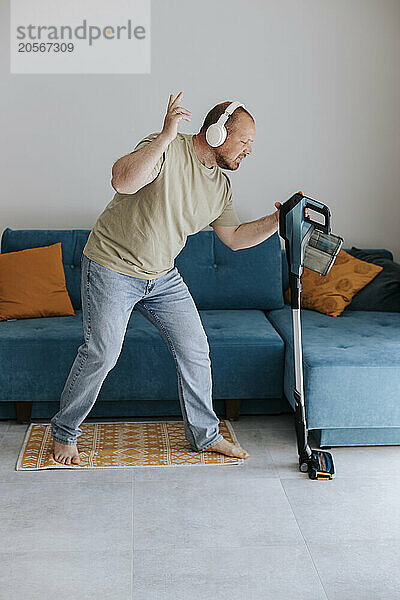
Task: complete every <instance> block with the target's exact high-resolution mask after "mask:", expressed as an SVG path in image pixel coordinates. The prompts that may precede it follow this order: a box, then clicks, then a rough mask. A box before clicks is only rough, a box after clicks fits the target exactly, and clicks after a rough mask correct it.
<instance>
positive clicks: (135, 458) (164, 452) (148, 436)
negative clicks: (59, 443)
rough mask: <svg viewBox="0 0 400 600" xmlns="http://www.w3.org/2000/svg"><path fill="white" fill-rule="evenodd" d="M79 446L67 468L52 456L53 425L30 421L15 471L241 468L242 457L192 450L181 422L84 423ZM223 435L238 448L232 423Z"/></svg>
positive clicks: (225, 425) (226, 423)
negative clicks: (75, 458)
mask: <svg viewBox="0 0 400 600" xmlns="http://www.w3.org/2000/svg"><path fill="white" fill-rule="evenodd" d="M80 428H81V429H82V434H81V435H80V436H79V438H78V442H77V446H78V451H79V457H80V460H81V463H80V465H73V464H71V465H63V464H61V463H59V462H57V461H55V460H54V458H53V438H52V436H51V425H50V423H31V424H30V425H29V427H28V429H27V432H26V434H25V438H24V441H23V444H22V448H21V451H20V453H19V456H18V460H17V464H16V467H15V470H16V471H37V470H41V469H89V468H96V469H116V468H118V467H124V468H126V467H183V466H192V465H203V466H208V465H239V464H242V463H243V462H244V459H243V458H234V457H231V456H225V455H224V454H220V453H218V452H194V451H193V450H192V449H191V447H190V445H189V442H188V441H187V440H186V438H185V432H184V427H183V421H140V422H134V421H128V422H126V421H124V422H121V423H118V422H115V421H113V422H108V421H104V422H97V423H82V424H81V425H80ZM219 432H220V433H221V435H222V436H223V437H224V438H225V439H227V440H228V441H230V442H233V443H235V444H238V440H237V438H236V435H235V432H234V431H233V428H232V425H231V423H230V422H229V421H226V420H224V421H220V423H219Z"/></svg>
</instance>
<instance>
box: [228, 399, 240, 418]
mask: <svg viewBox="0 0 400 600" xmlns="http://www.w3.org/2000/svg"><path fill="white" fill-rule="evenodd" d="M240 403H241V400H240V398H239V399H238V398H230V399H229V400H225V413H226V418H227V419H230V420H231V421H236V419H238V418H239V414H240Z"/></svg>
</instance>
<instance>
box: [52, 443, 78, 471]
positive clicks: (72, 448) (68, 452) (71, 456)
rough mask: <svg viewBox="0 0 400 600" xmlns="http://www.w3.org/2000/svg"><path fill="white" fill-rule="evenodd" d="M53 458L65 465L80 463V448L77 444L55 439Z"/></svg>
mask: <svg viewBox="0 0 400 600" xmlns="http://www.w3.org/2000/svg"><path fill="white" fill-rule="evenodd" d="M53 458H54V460H55V461H56V462H59V463H61V464H63V465H70V464H73V465H80V464H81V461H80V458H79V453H78V448H77V447H76V444H60V442H56V440H54V439H53Z"/></svg>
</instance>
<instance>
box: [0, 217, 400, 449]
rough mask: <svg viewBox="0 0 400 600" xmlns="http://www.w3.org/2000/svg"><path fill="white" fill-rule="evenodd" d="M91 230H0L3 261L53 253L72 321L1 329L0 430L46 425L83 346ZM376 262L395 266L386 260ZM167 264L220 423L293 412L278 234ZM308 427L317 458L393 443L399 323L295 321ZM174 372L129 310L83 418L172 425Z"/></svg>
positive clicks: (189, 251) (384, 316)
mask: <svg viewBox="0 0 400 600" xmlns="http://www.w3.org/2000/svg"><path fill="white" fill-rule="evenodd" d="M89 233H90V230H82V229H74V230H12V229H10V228H7V229H5V230H4V232H3V235H2V241H1V252H3V253H4V252H14V251H18V250H23V249H26V248H33V247H38V246H48V245H51V244H54V243H57V242H61V244H62V257H63V265H64V271H65V278H66V285H67V290H68V293H69V295H70V298H71V302H72V305H73V307H74V310H75V313H76V315H75V316H66V317H51V318H37V319H18V320H13V321H2V322H1V323H0V338H1V346H0V352H1V363H0V364H1V367H0V419H15V418H17V419H18V420H19V421H21V422H26V421H29V420H30V419H31V418H34V419H50V418H51V417H52V416H53V414H55V412H57V410H58V408H59V398H60V395H61V392H62V389H63V386H64V383H65V380H66V378H67V375H68V373H69V370H70V368H71V366H72V363H73V361H74V359H75V356H76V352H77V349H78V347H79V345H80V344H81V343H82V342H83V330H82V310H81V298H80V259H81V254H82V249H83V247H84V245H85V244H86V240H87V237H88V235H89ZM381 252H382V254H383V255H385V256H388V257H389V258H391V259H392V260H393V256H392V254H391V253H390V252H389V251H388V250H381ZM175 264H176V266H177V267H178V269H179V271H180V273H181V274H182V276H183V278H184V280H185V282H186V283H187V285H188V287H189V289H190V290H191V293H192V295H193V298H194V300H195V303H196V305H197V307H198V309H199V312H200V317H201V319H202V322H203V325H204V328H205V331H206V333H207V336H208V340H209V345H210V358H211V364H212V374H213V399H214V409H215V411H216V413H217V414H218V415H219V416H220V418H230V419H236V418H238V416H239V410H240V411H241V413H242V414H276V413H282V412H292V410H293V406H294V402H293V386H294V366H293V345H292V341H293V338H292V317H291V310H290V307H289V306H287V305H285V304H284V301H283V290H284V289H286V287H287V264H286V258H285V255H284V251H283V250H281V243H280V238H279V236H278V234H277V233H276V234H274V235H273V236H271V237H270V238H269V239H267V240H265V241H264V242H263V243H261V244H258V245H257V246H254V247H252V248H247V249H245V250H239V251H236V252H233V251H232V250H230V249H229V248H228V247H227V246H225V245H224V244H223V243H222V242H221V241H220V240H219V238H218V237H217V236H216V235H215V233H214V231H208V230H203V231H200V232H199V233H197V234H195V235H192V236H189V238H188V240H187V243H186V246H185V247H184V249H183V250H182V252H181V253H180V254H179V256H178V257H177V258H176V260H175ZM302 324H303V354H304V388H305V393H306V409H307V420H308V427H309V429H310V430H313V435H314V437H315V438H316V439H317V441H318V442H319V445H320V446H321V447H331V446H356V445H377V444H400V406H399V405H400V403H399V402H398V398H397V393H398V391H399V389H400V368H399V367H400V313H388V312H382V313H381V312H372V311H351V310H347V309H346V310H345V311H344V312H343V313H342V315H340V317H329V316H327V315H323V314H321V313H318V312H315V311H311V310H306V309H303V310H302ZM177 385H178V384H177V376H176V367H175V362H174V359H173V357H172V355H171V354H170V351H169V349H168V347H167V345H166V343H165V341H164V339H163V338H162V336H161V334H160V333H159V331H158V330H157V329H156V328H155V327H154V325H152V324H151V323H150V322H148V321H147V320H146V318H145V317H144V316H143V315H142V313H140V312H139V311H138V310H137V309H136V308H135V309H134V310H133V311H132V314H131V318H130V321H129V323H128V328H127V332H126V336H125V340H124V344H123V347H122V350H121V354H120V357H119V360H118V362H117V364H116V365H115V367H114V368H113V369H112V370H111V371H110V372H109V374H108V376H107V378H106V379H105V381H104V383H103V386H102V388H101V390H100V393H99V395H98V399H97V402H96V404H95V405H94V407H93V409H92V411H91V412H90V417H98V418H105V417H110V416H113V417H127V418H131V417H135V416H145V417H146V416H149V417H152V418H153V417H157V416H161V415H171V416H176V415H180V414H181V412H180V405H179V400H178V388H177Z"/></svg>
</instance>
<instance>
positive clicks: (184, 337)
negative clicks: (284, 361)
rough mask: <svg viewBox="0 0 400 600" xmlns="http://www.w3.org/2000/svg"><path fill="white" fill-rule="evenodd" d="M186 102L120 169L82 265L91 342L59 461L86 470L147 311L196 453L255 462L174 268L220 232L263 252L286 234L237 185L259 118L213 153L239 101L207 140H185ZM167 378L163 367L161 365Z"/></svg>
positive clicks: (231, 130) (84, 349)
mask: <svg viewBox="0 0 400 600" xmlns="http://www.w3.org/2000/svg"><path fill="white" fill-rule="evenodd" d="M182 94H183V92H180V93H179V94H178V96H177V97H176V98H175V99H174V97H173V95H171V96H170V98H169V102H168V109H167V113H166V116H165V119H164V124H163V128H162V131H161V132H159V133H153V134H150V135H149V136H147V137H146V138H144V139H143V140H142V141H141V142H140V143H139V144H138V145H137V146H136V148H135V150H134V151H133V152H131V153H130V154H127V155H126V156H123V157H122V158H120V159H119V160H117V161H116V163H115V164H114V166H113V169H112V182H111V183H112V186H113V187H114V189H115V191H116V194H115V196H114V198H113V199H112V201H111V202H110V203H109V204H108V205H107V207H106V208H105V210H104V211H103V213H102V214H101V215H100V217H99V218H98V220H97V222H96V224H95V226H94V227H93V229H92V231H91V232H90V235H89V237H88V240H87V243H86V245H85V247H84V249H83V255H82V258H81V264H82V282H81V294H82V314H83V329H84V338H85V341H84V343H83V344H82V345H81V346H80V347H79V349H78V354H77V356H76V358H75V361H74V363H73V365H72V368H71V371H70V374H69V376H68V378H67V381H66V383H65V386H64V390H63V392H62V396H61V400H60V410H59V412H58V413H57V414H56V415H54V417H53V418H52V420H51V430H52V436H53V442H54V455H53V457H54V459H55V460H56V461H57V462H60V463H62V464H71V463H72V464H80V460H79V453H78V449H77V446H76V441H77V437H78V436H79V435H80V434H81V433H82V431H81V429H79V425H80V424H81V423H82V421H83V420H84V419H85V417H86V416H87V415H88V413H89V412H90V410H91V408H92V406H93V405H94V403H95V401H96V398H97V395H98V393H99V391H100V388H101V386H102V383H103V381H104V379H105V378H106V376H107V374H108V372H109V371H110V370H111V369H112V368H113V367H114V366H115V364H116V362H117V360H118V357H119V354H120V351H121V348H122V343H123V340H124V337H125V332H126V327H127V324H128V321H129V318H130V315H131V312H132V309H133V307H135V306H136V308H137V310H138V311H140V312H141V313H142V314H143V315H144V316H145V317H146V318H147V319H148V320H149V321H150V322H151V323H153V324H154V325H155V326H156V327H157V328H158V329H159V331H160V333H161V334H162V335H163V337H164V339H165V340H166V342H167V344H168V346H169V349H170V351H171V353H172V355H173V357H174V360H175V363H176V368H177V375H178V383H179V386H178V389H179V400H180V405H181V409H182V415H183V421H184V427H185V436H186V439H187V440H188V442H189V444H190V446H191V448H192V450H194V451H198V452H203V451H213V452H219V453H222V454H225V455H227V456H235V457H240V458H248V457H249V456H250V455H249V453H248V452H246V451H245V450H244V449H243V448H241V447H240V446H238V445H235V444H232V443H231V442H229V441H228V440H225V439H224V438H223V437H222V435H221V434H220V433H219V430H218V424H219V419H218V417H217V415H216V414H215V412H214V410H213V404H212V391H211V390H212V381H211V363H210V358H209V346H208V340H207V337H206V334H205V332H204V329H203V326H202V322H201V320H200V316H199V314H198V311H197V308H196V305H195V303H194V301H193V298H192V296H191V294H190V292H189V290H188V288H187V286H186V284H185V282H184V281H183V279H182V277H181V275H180V273H179V272H178V270H177V268H176V267H174V259H175V257H176V256H177V255H178V254H179V252H180V251H181V249H182V248H183V247H184V245H185V243H186V239H187V236H188V235H191V234H194V233H196V232H198V231H200V230H202V229H204V227H206V226H207V225H208V224H211V226H212V227H213V228H214V230H215V232H216V234H217V235H218V237H219V238H220V239H221V240H222V242H223V243H224V244H226V245H227V246H228V247H229V248H231V249H232V250H239V249H242V248H249V247H251V246H255V245H257V244H259V243H260V242H263V241H264V240H265V239H267V238H268V237H270V236H271V235H272V234H273V233H275V232H276V231H277V229H278V219H279V207H280V203H279V202H276V203H275V206H276V207H277V209H278V210H277V211H276V212H275V213H273V214H271V215H267V216H265V217H262V218H261V219H258V220H257V221H252V222H249V223H242V224H241V223H240V221H239V219H238V217H237V215H236V213H235V210H234V207H233V204H232V191H231V185H230V181H229V178H228V177H227V175H225V173H223V172H222V169H225V170H229V171H236V170H237V169H238V168H239V165H240V163H241V162H242V160H243V159H244V158H245V157H246V156H247V155H248V154H250V153H251V151H252V148H251V144H252V142H253V141H254V137H255V124H254V119H253V117H252V116H251V115H250V114H249V113H248V112H247V110H246V109H244V107H239V108H237V109H236V110H235V111H234V112H233V114H232V115H231V116H230V117H229V118H228V120H227V122H226V124H225V127H226V130H227V137H226V140H225V141H224V143H223V144H222V145H220V146H219V147H212V146H210V145H209V144H208V143H207V140H206V135H205V132H206V129H207V127H208V126H209V125H210V124H212V123H215V122H216V121H217V120H218V118H219V117H220V116H221V114H222V113H223V112H224V110H225V109H226V108H227V106H229V105H230V102H223V103H222V104H218V105H217V106H215V107H214V108H213V109H212V110H211V111H210V112H209V113H208V115H207V117H206V119H205V121H204V123H203V126H202V128H201V129H200V131H199V133H197V134H196V135H188V134H182V133H178V123H179V121H180V119H185V120H187V121H190V120H191V117H190V115H191V112H190V111H189V110H187V109H186V108H184V107H182V106H180V102H181V99H182ZM154 368H156V365H154Z"/></svg>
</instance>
